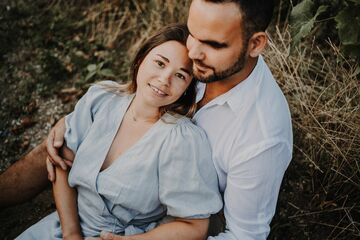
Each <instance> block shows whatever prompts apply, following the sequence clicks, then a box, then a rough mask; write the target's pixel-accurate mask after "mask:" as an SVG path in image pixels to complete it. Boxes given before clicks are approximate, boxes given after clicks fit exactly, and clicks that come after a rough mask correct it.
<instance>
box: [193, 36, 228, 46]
mask: <svg viewBox="0 0 360 240" xmlns="http://www.w3.org/2000/svg"><path fill="white" fill-rule="evenodd" d="M189 34H190V35H191V37H193V38H195V37H194V35H192V34H191V33H189ZM197 40H198V41H199V42H201V43H204V44H206V45H210V46H213V47H216V48H226V47H228V46H229V45H228V44H227V43H225V42H218V41H215V40H201V39H197Z"/></svg>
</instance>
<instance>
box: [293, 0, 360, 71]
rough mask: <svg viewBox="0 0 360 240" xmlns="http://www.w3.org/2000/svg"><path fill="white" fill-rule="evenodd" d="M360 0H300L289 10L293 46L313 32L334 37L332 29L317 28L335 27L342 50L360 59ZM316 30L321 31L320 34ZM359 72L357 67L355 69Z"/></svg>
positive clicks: (359, 60) (357, 59) (355, 58)
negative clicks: (330, 30)
mask: <svg viewBox="0 0 360 240" xmlns="http://www.w3.org/2000/svg"><path fill="white" fill-rule="evenodd" d="M359 13H360V1H359V0H345V1H313V0H303V1H301V2H300V3H298V4H297V5H296V6H295V7H294V8H293V9H292V12H291V16H290V24H291V29H292V31H291V33H292V36H293V43H292V44H293V46H296V45H298V44H299V43H300V42H301V40H302V39H305V38H306V37H309V36H310V35H315V36H316V37H333V36H331V32H329V31H323V32H320V30H319V29H334V27H333V26H336V29H334V30H335V31H336V38H337V39H332V41H335V42H336V41H337V40H338V41H340V43H341V47H342V48H341V49H342V51H343V53H344V54H345V56H348V57H350V58H352V59H354V60H355V61H357V62H358V63H359V62H360V14H359ZM316 33H320V35H326V36H319V35H316ZM358 71H360V70H359V69H358V70H357V72H358Z"/></svg>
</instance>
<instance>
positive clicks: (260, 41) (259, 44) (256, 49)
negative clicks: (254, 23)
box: [248, 32, 268, 58]
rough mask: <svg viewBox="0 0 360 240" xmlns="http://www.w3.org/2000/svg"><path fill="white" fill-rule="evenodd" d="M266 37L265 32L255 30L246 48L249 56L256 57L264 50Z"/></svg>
mask: <svg viewBox="0 0 360 240" xmlns="http://www.w3.org/2000/svg"><path fill="white" fill-rule="evenodd" d="M267 39H268V38H267V35H266V33H265V32H256V33H254V34H253V35H252V37H251V38H250V40H249V48H248V51H249V55H250V57H254V58H255V57H258V56H259V55H260V54H261V53H262V52H263V51H264V48H265V46H266V43H267Z"/></svg>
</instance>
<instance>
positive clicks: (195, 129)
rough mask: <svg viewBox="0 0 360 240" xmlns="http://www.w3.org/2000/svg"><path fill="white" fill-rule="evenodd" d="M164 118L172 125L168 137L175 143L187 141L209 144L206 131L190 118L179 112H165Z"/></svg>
mask: <svg viewBox="0 0 360 240" xmlns="http://www.w3.org/2000/svg"><path fill="white" fill-rule="evenodd" d="M162 119H163V121H164V122H166V123H168V124H169V125H170V128H171V131H170V133H169V135H168V138H170V139H171V141H173V142H174V143H175V144H176V143H181V144H182V142H183V141H185V142H187V143H191V142H197V143H198V144H199V145H200V144H202V143H205V144H206V145H207V143H208V139H207V136H206V133H205V131H204V130H203V129H202V128H201V127H199V126H197V125H195V124H194V123H193V121H192V120H191V119H190V118H188V117H186V116H183V115H179V114H164V116H163V117H162Z"/></svg>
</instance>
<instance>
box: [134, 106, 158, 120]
mask: <svg viewBox="0 0 360 240" xmlns="http://www.w3.org/2000/svg"><path fill="white" fill-rule="evenodd" d="M129 110H130V111H129V112H130V117H131V119H132V120H133V121H134V122H139V121H140V122H149V123H153V122H156V121H157V120H159V116H157V117H156V118H155V117H154V118H149V119H139V118H137V117H136V114H135V110H134V108H132V107H130V109H129Z"/></svg>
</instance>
